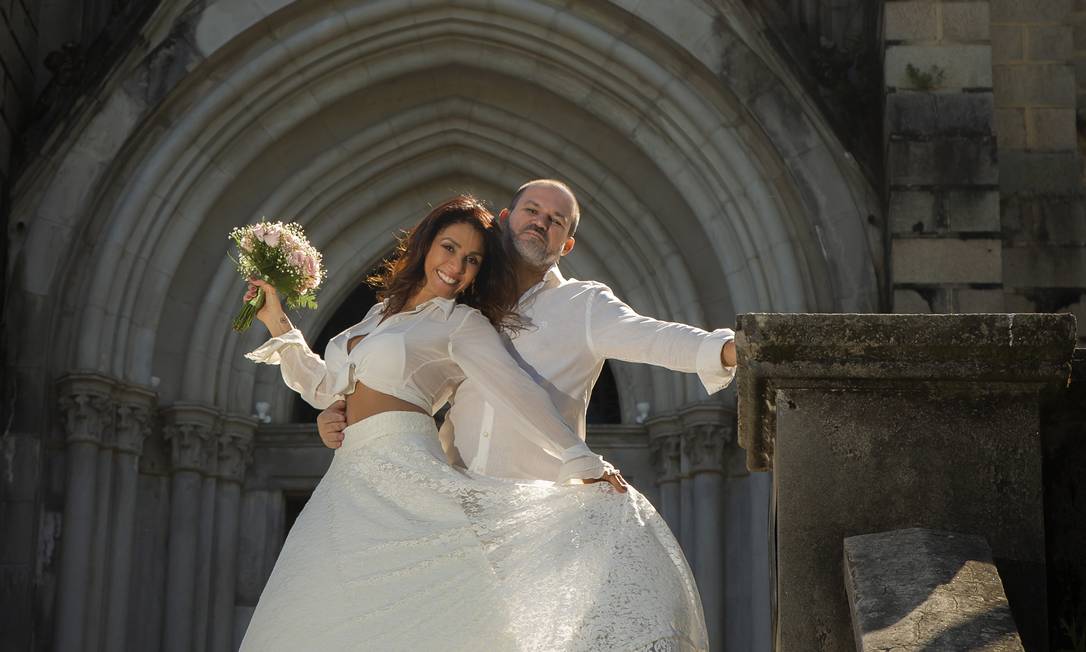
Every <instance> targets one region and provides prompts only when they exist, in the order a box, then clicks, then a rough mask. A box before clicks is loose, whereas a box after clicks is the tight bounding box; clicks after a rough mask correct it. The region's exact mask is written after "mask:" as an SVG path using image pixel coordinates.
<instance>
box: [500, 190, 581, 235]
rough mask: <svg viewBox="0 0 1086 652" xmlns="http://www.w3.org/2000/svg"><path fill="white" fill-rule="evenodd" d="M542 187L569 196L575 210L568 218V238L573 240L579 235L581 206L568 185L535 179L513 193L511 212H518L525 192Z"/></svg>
mask: <svg viewBox="0 0 1086 652" xmlns="http://www.w3.org/2000/svg"><path fill="white" fill-rule="evenodd" d="M540 186H549V187H551V188H555V189H557V190H560V191H562V192H563V193H565V194H566V195H569V199H570V203H571V204H572V206H573V208H572V209H571V210H570V214H569V216H568V217H569V224H568V226H569V232H568V233H567V234H566V237H569V238H572V237H573V236H574V234H575V233H577V226H578V225H579V224H580V222H581V205H580V204H579V203H578V202H577V195H574V194H573V190H572V189H571V188H570V187H569V186H568V185H566V184H565V183H563V182H561V181H559V180H557V179H533V180H531V181H529V182H528V183H526V184H524V185H523V186H521V187H519V188H517V191H516V192H515V193H513V198H512V199H511V200H509V212H510V213H512V212H513V211H514V210H516V207H517V202H519V201H520V198H521V195H523V194H524V191H526V190H528V189H530V188H537V187H540Z"/></svg>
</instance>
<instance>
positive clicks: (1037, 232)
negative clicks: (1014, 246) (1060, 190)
mask: <svg viewBox="0 0 1086 652" xmlns="http://www.w3.org/2000/svg"><path fill="white" fill-rule="evenodd" d="M1084 201H1086V198H1083V197H1081V196H1078V195H1062V196H1061V195H1056V196H1050V195H1027V194H1019V195H1012V196H1010V197H1007V198H1006V199H1005V201H1004V202H1003V206H1002V225H1003V229H1002V230H1003V238H1004V240H1005V241H1007V242H1011V243H1019V242H1037V243H1046V244H1065V245H1074V244H1081V243H1083V242H1086V206H1084Z"/></svg>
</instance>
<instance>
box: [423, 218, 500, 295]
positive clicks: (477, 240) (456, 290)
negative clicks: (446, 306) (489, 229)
mask: <svg viewBox="0 0 1086 652" xmlns="http://www.w3.org/2000/svg"><path fill="white" fill-rule="evenodd" d="M484 248H485V247H484V244H483V234H481V233H479V231H478V229H476V228H475V227H474V226H472V225H471V224H468V223H465V222H458V223H456V224H450V225H449V226H447V227H445V228H444V229H442V230H441V231H439V232H438V234H437V237H435V238H434V241H433V242H432V243H430V251H429V252H427V254H426V261H425V262H424V263H423V269H424V270H425V272H426V285H425V287H423V288H422V294H423V296H422V297H421V300H420V303H421V301H425V300H426V299H428V298H431V297H441V298H443V299H452V298H455V297H456V295H458V294H460V293H461V292H463V291H464V289H465V288H467V287H468V286H469V285H471V282H472V281H474V280H475V277H476V275H478V274H479V269H480V267H481V266H482V264H483V253H484V251H483V250H484Z"/></svg>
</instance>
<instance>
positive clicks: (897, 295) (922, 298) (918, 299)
mask: <svg viewBox="0 0 1086 652" xmlns="http://www.w3.org/2000/svg"><path fill="white" fill-rule="evenodd" d="M893 312H894V313H895V314H898V315H927V314H931V313H946V312H953V310H951V307H950V290H949V289H947V288H940V287H895V288H894V309H893Z"/></svg>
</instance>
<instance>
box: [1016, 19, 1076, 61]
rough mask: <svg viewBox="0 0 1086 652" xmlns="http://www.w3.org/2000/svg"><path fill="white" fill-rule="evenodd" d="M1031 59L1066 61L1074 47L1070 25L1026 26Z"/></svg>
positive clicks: (1028, 54) (1028, 53)
mask: <svg viewBox="0 0 1086 652" xmlns="http://www.w3.org/2000/svg"><path fill="white" fill-rule="evenodd" d="M1026 30H1027V33H1028V37H1027V39H1026V40H1027V42H1029V51H1028V52H1027V56H1028V58H1029V60H1030V61H1045V62H1048V61H1054V62H1058V63H1066V62H1067V61H1068V60H1070V59H1071V52H1072V50H1073V49H1074V48H1073V45H1072V42H1071V26H1070V25H1066V24H1064V25H1030V26H1029V27H1027V28H1026Z"/></svg>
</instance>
